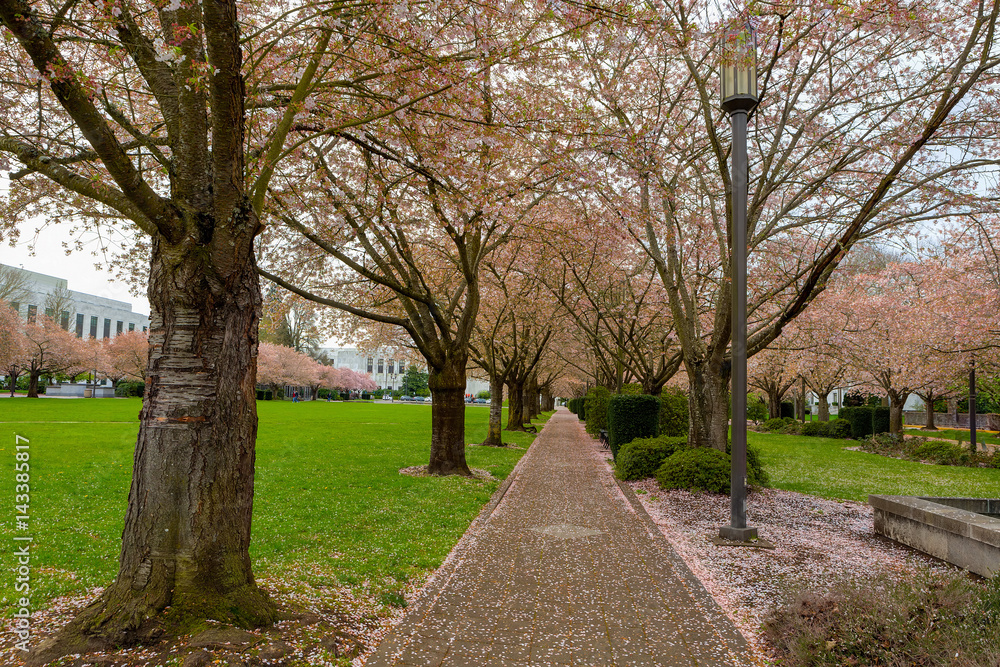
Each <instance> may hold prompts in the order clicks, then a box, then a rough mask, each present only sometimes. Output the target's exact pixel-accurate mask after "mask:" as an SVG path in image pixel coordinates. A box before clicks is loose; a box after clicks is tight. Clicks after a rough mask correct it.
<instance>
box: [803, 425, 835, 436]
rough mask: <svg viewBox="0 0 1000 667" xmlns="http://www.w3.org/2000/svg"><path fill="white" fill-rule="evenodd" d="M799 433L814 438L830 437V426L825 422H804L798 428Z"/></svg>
mask: <svg viewBox="0 0 1000 667" xmlns="http://www.w3.org/2000/svg"><path fill="white" fill-rule="evenodd" d="M799 433H801V434H802V435H808V436H812V437H814V438H828V437H830V426H829V424H827V423H826V422H806V423H805V424H803V425H802V426H801V428H800V429H799Z"/></svg>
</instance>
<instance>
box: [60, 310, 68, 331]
mask: <svg viewBox="0 0 1000 667" xmlns="http://www.w3.org/2000/svg"><path fill="white" fill-rule="evenodd" d="M59 326H61V327H62V328H63V331H69V311H66V310H64V311H62V312H61V313H60V314H59Z"/></svg>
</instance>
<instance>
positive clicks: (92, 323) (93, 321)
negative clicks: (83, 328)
mask: <svg viewBox="0 0 1000 667" xmlns="http://www.w3.org/2000/svg"><path fill="white" fill-rule="evenodd" d="M90 337H91V338H97V315H91V316H90Z"/></svg>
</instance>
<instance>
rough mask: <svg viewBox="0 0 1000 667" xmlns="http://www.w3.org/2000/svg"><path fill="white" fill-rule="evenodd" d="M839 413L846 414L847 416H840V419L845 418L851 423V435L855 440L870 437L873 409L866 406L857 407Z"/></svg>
mask: <svg viewBox="0 0 1000 667" xmlns="http://www.w3.org/2000/svg"><path fill="white" fill-rule="evenodd" d="M841 412H842V413H843V412H847V415H846V416H844V415H842V416H841V418H842V419H843V418H846V419H847V420H848V421H849V422H851V433H852V434H853V435H854V437H855V438H858V439H861V438H867V437H868V436H870V435H872V432H873V431H872V413H873V408H870V407H868V406H867V405H862V406H858V407H854V408H851V409H850V410H847V409H846V408H845V409H844V410H841Z"/></svg>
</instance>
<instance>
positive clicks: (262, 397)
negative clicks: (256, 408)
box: [257, 389, 274, 401]
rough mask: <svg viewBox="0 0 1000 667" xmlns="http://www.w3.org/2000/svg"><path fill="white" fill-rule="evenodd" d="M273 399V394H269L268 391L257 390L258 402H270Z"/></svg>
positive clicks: (269, 391)
mask: <svg viewBox="0 0 1000 667" xmlns="http://www.w3.org/2000/svg"><path fill="white" fill-rule="evenodd" d="M273 398H274V394H273V393H271V390H270V389H258V390H257V400H258V401H270V400H272V399H273Z"/></svg>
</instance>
